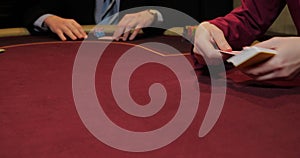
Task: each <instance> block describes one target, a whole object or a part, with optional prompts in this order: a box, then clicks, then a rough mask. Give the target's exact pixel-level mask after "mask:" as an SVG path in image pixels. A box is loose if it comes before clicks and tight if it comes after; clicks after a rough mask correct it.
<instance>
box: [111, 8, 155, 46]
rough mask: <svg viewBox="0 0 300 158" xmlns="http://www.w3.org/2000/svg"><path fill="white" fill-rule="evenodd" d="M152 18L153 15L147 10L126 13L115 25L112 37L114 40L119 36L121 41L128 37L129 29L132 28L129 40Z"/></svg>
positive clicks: (149, 22) (148, 24) (117, 39)
mask: <svg viewBox="0 0 300 158" xmlns="http://www.w3.org/2000/svg"><path fill="white" fill-rule="evenodd" d="M154 20H155V15H154V14H152V13H150V12H149V10H144V11H141V12H138V13H133V14H126V15H125V16H124V17H123V18H122V19H121V21H120V22H119V24H118V25H117V29H116V31H115V32H114V34H113V37H114V39H115V40H116V41H119V40H120V38H121V39H122V40H123V41H126V40H127V39H128V37H129V34H130V31H131V30H132V29H133V30H134V31H133V32H132V34H131V35H130V37H129V40H133V39H134V38H135V37H136V36H137V34H138V33H139V32H140V31H141V29H142V28H144V27H148V26H150V25H151V24H152V23H153V22H154ZM122 35H123V36H122ZM121 36H122V37H121Z"/></svg>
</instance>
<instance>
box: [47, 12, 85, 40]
mask: <svg viewBox="0 0 300 158" xmlns="http://www.w3.org/2000/svg"><path fill="white" fill-rule="evenodd" d="M45 24H46V25H47V26H48V27H49V28H50V30H51V31H52V32H54V33H56V34H57V35H58V36H59V38H60V39H61V40H63V41H65V40H67V38H66V36H65V35H67V36H68V37H70V38H71V39H72V40H76V39H83V38H87V34H86V33H85V32H84V30H83V28H82V26H81V25H79V24H78V23H77V22H76V21H75V20H73V19H65V18H61V17H59V16H55V15H52V16H49V17H47V18H46V19H45Z"/></svg>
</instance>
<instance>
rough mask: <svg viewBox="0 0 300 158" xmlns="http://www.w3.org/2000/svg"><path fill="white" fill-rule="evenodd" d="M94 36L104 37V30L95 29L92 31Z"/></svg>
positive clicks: (100, 28)
mask: <svg viewBox="0 0 300 158" xmlns="http://www.w3.org/2000/svg"><path fill="white" fill-rule="evenodd" d="M94 36H95V37H97V38H100V37H103V36H105V32H104V29H103V28H102V27H96V28H95V29H94Z"/></svg>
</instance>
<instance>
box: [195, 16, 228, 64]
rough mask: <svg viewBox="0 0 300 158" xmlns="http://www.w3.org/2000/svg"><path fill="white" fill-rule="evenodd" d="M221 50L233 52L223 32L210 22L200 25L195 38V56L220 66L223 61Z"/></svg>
mask: <svg viewBox="0 0 300 158" xmlns="http://www.w3.org/2000/svg"><path fill="white" fill-rule="evenodd" d="M219 50H223V51H232V48H231V47H230V45H229V44H228V42H227V41H226V39H225V37H224V34H223V32H222V30H220V29H219V28H218V27H216V26H215V25H213V24H210V23H209V22H202V23H200V25H199V26H198V27H197V30H196V33H195V38H194V50H193V51H194V52H195V54H198V55H201V56H202V57H204V58H205V60H206V62H208V63H209V64H218V63H219V62H220V59H222V54H221V53H220V51H219Z"/></svg>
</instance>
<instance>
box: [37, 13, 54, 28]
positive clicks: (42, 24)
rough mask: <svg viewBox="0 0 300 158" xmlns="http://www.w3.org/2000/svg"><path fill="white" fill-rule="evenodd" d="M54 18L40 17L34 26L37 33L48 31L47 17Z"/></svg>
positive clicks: (46, 15)
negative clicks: (45, 23) (45, 22)
mask: <svg viewBox="0 0 300 158" xmlns="http://www.w3.org/2000/svg"><path fill="white" fill-rule="evenodd" d="M49 16H52V14H44V15H42V16H40V17H39V18H38V19H37V20H36V21H35V22H34V23H33V26H34V27H35V28H34V30H35V31H48V30H49V28H48V26H46V25H44V21H45V19H46V18H47V17H49Z"/></svg>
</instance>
